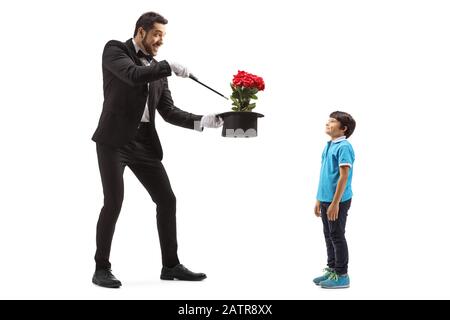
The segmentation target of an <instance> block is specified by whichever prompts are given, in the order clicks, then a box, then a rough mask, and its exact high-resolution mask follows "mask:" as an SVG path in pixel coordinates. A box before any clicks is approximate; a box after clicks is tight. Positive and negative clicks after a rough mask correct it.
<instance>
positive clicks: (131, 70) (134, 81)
mask: <svg viewBox="0 0 450 320" xmlns="http://www.w3.org/2000/svg"><path fill="white" fill-rule="evenodd" d="M102 63H103V66H104V67H105V68H106V69H108V70H109V71H111V72H112V73H113V74H114V75H115V76H116V77H117V78H119V79H120V80H122V81H123V82H125V83H127V84H129V85H131V86H136V85H142V84H144V83H147V82H151V81H155V80H158V79H161V78H164V77H168V76H170V75H171V74H172V71H171V69H170V66H169V64H168V63H167V61H161V62H156V63H152V65H151V66H138V65H136V64H135V62H134V61H133V60H132V59H131V58H130V56H128V54H127V50H126V48H125V47H124V46H123V44H122V43H121V42H119V41H114V40H112V41H109V42H108V43H107V44H106V45H105V49H104V50H103V57H102Z"/></svg>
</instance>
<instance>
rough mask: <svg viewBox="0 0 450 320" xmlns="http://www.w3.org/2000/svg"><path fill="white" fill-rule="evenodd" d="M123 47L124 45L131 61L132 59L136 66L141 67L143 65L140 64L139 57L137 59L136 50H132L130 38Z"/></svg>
mask: <svg viewBox="0 0 450 320" xmlns="http://www.w3.org/2000/svg"><path fill="white" fill-rule="evenodd" d="M125 45H126V46H127V48H128V52H129V54H130V57H131V59H133V61H134V62H135V63H136V64H137V65H138V66H143V63H142V61H141V59H139V57H138V56H137V54H136V50H135V49H134V45H133V42H132V41H131V38H130V39H128V40H127V41H126V42H125Z"/></svg>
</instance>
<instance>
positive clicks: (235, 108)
mask: <svg viewBox="0 0 450 320" xmlns="http://www.w3.org/2000/svg"><path fill="white" fill-rule="evenodd" d="M231 110H233V111H239V108H237V107H233V108H231Z"/></svg>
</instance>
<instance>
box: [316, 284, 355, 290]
mask: <svg viewBox="0 0 450 320" xmlns="http://www.w3.org/2000/svg"><path fill="white" fill-rule="evenodd" d="M320 287H321V288H322V289H347V288H350V285H346V286H335V287H323V286H320Z"/></svg>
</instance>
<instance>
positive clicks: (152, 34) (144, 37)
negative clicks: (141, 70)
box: [139, 23, 166, 56]
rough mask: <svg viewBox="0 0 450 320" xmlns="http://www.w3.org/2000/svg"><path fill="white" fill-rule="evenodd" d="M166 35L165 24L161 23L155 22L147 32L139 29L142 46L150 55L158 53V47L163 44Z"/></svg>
mask: <svg viewBox="0 0 450 320" xmlns="http://www.w3.org/2000/svg"><path fill="white" fill-rule="evenodd" d="M165 35H166V26H165V25H163V24H161V23H155V24H154V25H153V28H152V29H150V30H149V31H148V32H145V31H144V30H143V29H141V30H139V36H140V38H141V44H142V47H143V48H144V49H145V51H147V53H149V54H151V55H152V56H156V55H157V54H158V50H159V47H161V46H162V45H163V39H164V36H165Z"/></svg>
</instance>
